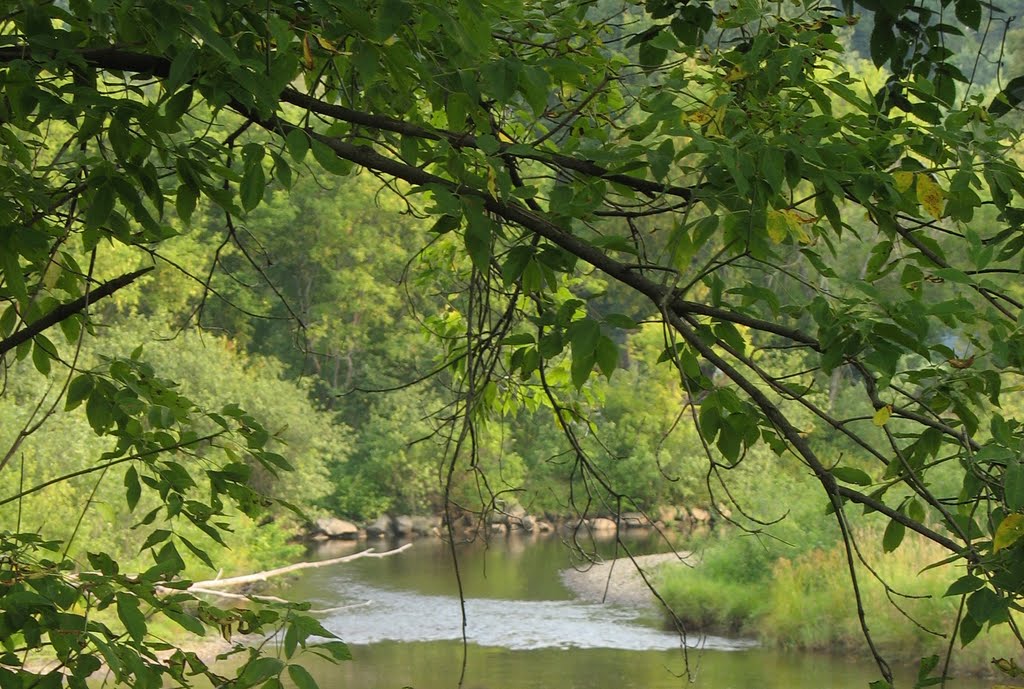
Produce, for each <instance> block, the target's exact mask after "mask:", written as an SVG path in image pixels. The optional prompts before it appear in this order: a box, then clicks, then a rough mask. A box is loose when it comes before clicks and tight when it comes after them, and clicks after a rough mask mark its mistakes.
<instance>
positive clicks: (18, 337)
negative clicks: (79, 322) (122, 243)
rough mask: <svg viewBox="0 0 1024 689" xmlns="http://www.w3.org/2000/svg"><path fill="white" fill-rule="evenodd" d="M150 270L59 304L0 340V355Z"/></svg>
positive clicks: (124, 277) (138, 271)
mask: <svg viewBox="0 0 1024 689" xmlns="http://www.w3.org/2000/svg"><path fill="white" fill-rule="evenodd" d="M151 270H153V267H152V266H150V267H148V268H142V269H140V270H136V271H135V272H133V273H126V274H125V275H122V276H121V277H117V278H114V279H113V280H110V281H109V282H104V283H103V284H102V285H100V286H99V287H97V288H96V289H94V290H90V291H89V293H88V294H85V295H83V296H81V297H79V298H78V299H75V300H74V301H69V302H67V303H66V304H61V305H60V306H58V307H57V308H55V309H54V310H53V311H50V312H49V313H47V314H46V315H45V316H43V317H42V318H40V319H39V320H36V321H33V322H32V323H31V324H29V325H27V326H26V327H25V328H23V329H22V330H18V331H17V332H15V333H14V334H12V335H11V336H10V337H8V338H5V339H3V340H0V356H3V355H4V354H6V353H7V352H9V351H10V350H12V349H14V348H15V347H17V346H18V345H20V344H21V343H23V342H28V341H29V340H31V339H32V338H33V337H35V336H36V335H38V334H39V333H41V332H43V331H44V330H46V329H47V328H52V327H53V326H55V325H57V324H58V323H60V322H61V321H63V320H65V319H67V318H70V317H71V316H73V315H75V314H76V313H78V312H79V311H82V310H83V309H85V308H86V307H87V306H89V304H93V303H95V302H97V301H99V300H100V299H103V298H104V297H109V296H110V295H111V294H113V293H114V292H116V291H117V290H119V289H121V288H122V287H127V286H128V285H130V284H131V283H133V282H135V281H136V280H137V279H139V278H140V277H142V276H143V275H145V274H146V273H148V272H149V271H151Z"/></svg>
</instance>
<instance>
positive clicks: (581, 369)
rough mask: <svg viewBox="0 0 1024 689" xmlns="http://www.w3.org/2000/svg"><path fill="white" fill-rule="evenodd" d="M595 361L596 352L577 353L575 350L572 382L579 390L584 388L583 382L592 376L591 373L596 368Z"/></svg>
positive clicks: (571, 369)
mask: <svg viewBox="0 0 1024 689" xmlns="http://www.w3.org/2000/svg"><path fill="white" fill-rule="evenodd" d="M594 361H595V356H594V352H589V353H587V354H580V355H577V354H576V350H573V353H572V366H571V367H570V377H571V378H572V384H573V385H575V386H576V389H577V390H579V389H580V388H582V387H583V384H584V383H586V382H587V379H588V378H589V377H590V373H591V372H592V371H593V370H594Z"/></svg>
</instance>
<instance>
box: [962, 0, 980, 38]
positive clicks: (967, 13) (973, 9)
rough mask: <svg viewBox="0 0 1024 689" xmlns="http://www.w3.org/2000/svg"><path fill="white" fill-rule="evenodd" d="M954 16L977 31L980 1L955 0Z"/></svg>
mask: <svg viewBox="0 0 1024 689" xmlns="http://www.w3.org/2000/svg"><path fill="white" fill-rule="evenodd" d="M956 18H957V19H959V20H960V21H961V22H963V23H964V24H966V25H967V26H969V27H970V28H972V29H974V30H975V31H977V30H978V27H979V26H981V3H980V2H979V1H978V0H956Z"/></svg>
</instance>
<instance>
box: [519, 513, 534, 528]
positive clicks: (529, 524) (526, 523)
mask: <svg viewBox="0 0 1024 689" xmlns="http://www.w3.org/2000/svg"><path fill="white" fill-rule="evenodd" d="M520 523H521V524H522V525H523V530H524V531H533V530H535V529H536V528H537V520H536V519H534V518H533V517H531V516H530V515H528V514H526V515H523V518H522V519H520Z"/></svg>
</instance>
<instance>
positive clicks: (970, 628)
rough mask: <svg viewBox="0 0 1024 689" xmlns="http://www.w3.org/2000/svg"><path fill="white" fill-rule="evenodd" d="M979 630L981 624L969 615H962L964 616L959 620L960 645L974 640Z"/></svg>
mask: <svg viewBox="0 0 1024 689" xmlns="http://www.w3.org/2000/svg"><path fill="white" fill-rule="evenodd" d="M980 631H981V624H979V623H978V621H977V620H975V619H974V618H973V617H971V616H970V615H964V618H963V619H962V620H960V645H961V646H966V645H967V644H969V643H971V642H972V641H974V639H975V637H977V636H978V632H980Z"/></svg>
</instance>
